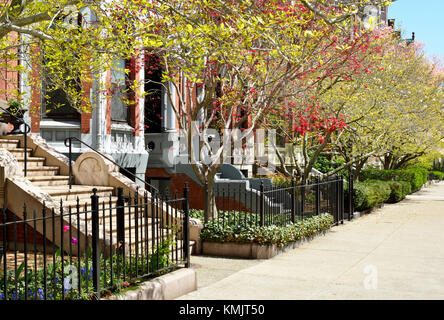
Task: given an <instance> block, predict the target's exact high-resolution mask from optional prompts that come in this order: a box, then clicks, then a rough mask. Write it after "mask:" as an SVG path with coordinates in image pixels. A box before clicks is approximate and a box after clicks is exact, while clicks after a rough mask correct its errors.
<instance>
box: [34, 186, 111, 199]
mask: <svg viewBox="0 0 444 320" xmlns="http://www.w3.org/2000/svg"><path fill="white" fill-rule="evenodd" d="M40 188H41V189H42V190H44V191H46V192H47V193H48V194H49V195H50V196H51V197H52V198H54V199H56V200H63V201H65V200H76V199H77V198H79V199H89V201H91V200H90V197H91V196H92V195H93V189H94V188H96V189H97V195H98V196H99V197H101V198H102V197H109V196H110V195H112V193H113V191H114V188H113V187H103V186H81V185H73V186H72V188H71V189H69V186H49V187H40Z"/></svg>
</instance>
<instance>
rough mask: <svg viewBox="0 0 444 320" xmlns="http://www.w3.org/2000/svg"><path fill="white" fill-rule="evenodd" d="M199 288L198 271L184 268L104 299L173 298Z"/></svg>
mask: <svg viewBox="0 0 444 320" xmlns="http://www.w3.org/2000/svg"><path fill="white" fill-rule="evenodd" d="M195 290H197V273H196V271H195V270H194V269H191V268H183V269H179V270H176V271H173V272H171V273H168V274H165V275H163V276H160V277H158V278H156V279H153V280H150V281H146V282H143V283H142V284H141V285H140V288H139V289H138V290H133V291H127V292H124V293H123V296H122V295H113V296H111V297H109V298H107V299H103V300H173V299H175V298H178V297H180V296H183V295H185V294H187V293H190V292H192V291H195Z"/></svg>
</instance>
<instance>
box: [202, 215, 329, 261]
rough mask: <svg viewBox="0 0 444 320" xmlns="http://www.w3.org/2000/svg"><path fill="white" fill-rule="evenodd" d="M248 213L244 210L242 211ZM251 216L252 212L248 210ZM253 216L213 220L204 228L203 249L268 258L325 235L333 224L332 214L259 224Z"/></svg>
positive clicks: (243, 256) (222, 254)
mask: <svg viewBox="0 0 444 320" xmlns="http://www.w3.org/2000/svg"><path fill="white" fill-rule="evenodd" d="M243 214H245V213H243ZM248 216H249V214H248ZM254 221H255V220H254V219H251V218H250V219H245V220H244V219H242V218H241V219H238V218H237V216H235V215H233V214H231V215H230V216H225V217H224V220H223V221H222V222H221V221H220V220H217V219H215V220H211V221H209V222H208V223H207V224H206V226H205V227H204V228H203V229H202V231H201V233H200V239H201V240H202V253H203V254H205V255H213V256H223V257H236V258H245V259H269V258H271V257H273V256H275V255H277V254H279V253H281V252H284V251H286V250H290V249H293V248H296V247H298V246H300V245H301V244H302V243H305V242H306V241H309V240H311V239H313V238H314V237H316V236H318V235H323V234H325V232H327V231H328V230H329V229H330V227H331V226H332V225H333V217H332V216H331V215H330V214H325V213H324V214H321V215H319V216H312V217H309V218H305V219H303V220H297V221H295V222H294V223H291V222H290V223H288V224H286V225H281V226H279V225H268V226H258V225H256V224H255V223H254Z"/></svg>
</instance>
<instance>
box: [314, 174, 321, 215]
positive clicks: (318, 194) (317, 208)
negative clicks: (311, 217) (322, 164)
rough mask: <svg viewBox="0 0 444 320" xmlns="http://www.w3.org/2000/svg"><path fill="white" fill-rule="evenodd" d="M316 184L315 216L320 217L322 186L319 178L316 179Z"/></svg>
mask: <svg viewBox="0 0 444 320" xmlns="http://www.w3.org/2000/svg"><path fill="white" fill-rule="evenodd" d="M315 184H316V186H315V214H316V215H317V216H318V215H319V214H320V210H321V208H320V207H321V186H320V180H319V177H316V180H315Z"/></svg>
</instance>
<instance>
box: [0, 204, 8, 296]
mask: <svg viewBox="0 0 444 320" xmlns="http://www.w3.org/2000/svg"><path fill="white" fill-rule="evenodd" d="M2 211H3V212H2V213H3V217H2V218H3V230H2V231H3V244H2V246H3V247H1V250H2V252H1V253H0V254H1V257H3V255H4V257H3V270H5V271H6V270H8V269H7V261H6V259H7V258H6V251H7V250H8V237H7V234H6V233H7V226H6V222H7V216H6V207H5V206H4V205H3V210H2ZM1 257H0V261H1ZM7 274H8V273H7V272H3V293H4V295H5V299H7V296H8V276H7Z"/></svg>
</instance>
